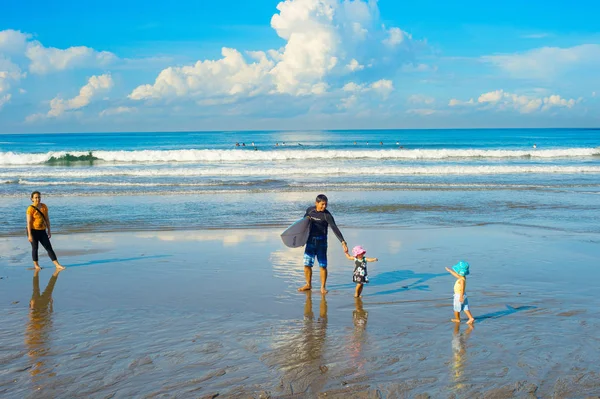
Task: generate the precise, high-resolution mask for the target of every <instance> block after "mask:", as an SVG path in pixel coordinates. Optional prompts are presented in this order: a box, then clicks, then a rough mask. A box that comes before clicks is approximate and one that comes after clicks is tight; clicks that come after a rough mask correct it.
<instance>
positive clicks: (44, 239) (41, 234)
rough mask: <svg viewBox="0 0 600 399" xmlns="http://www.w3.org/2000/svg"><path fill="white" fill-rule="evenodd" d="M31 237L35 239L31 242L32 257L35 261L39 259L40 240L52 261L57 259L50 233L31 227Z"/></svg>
mask: <svg viewBox="0 0 600 399" xmlns="http://www.w3.org/2000/svg"><path fill="white" fill-rule="evenodd" d="M31 238H33V241H32V242H31V258H32V259H33V261H34V262H37V261H38V243H40V242H41V243H42V246H43V247H44V249H45V250H46V252H48V256H49V257H50V259H51V260H52V262H54V261H55V260H56V254H55V253H54V250H53V249H52V244H50V239H49V238H48V234H46V230H34V229H31Z"/></svg>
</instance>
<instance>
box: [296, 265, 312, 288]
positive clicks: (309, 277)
mask: <svg viewBox="0 0 600 399" xmlns="http://www.w3.org/2000/svg"><path fill="white" fill-rule="evenodd" d="M304 279H305V280H306V284H305V285H303V286H302V287H300V288H298V291H308V290H310V289H311V288H312V267H308V266H304Z"/></svg>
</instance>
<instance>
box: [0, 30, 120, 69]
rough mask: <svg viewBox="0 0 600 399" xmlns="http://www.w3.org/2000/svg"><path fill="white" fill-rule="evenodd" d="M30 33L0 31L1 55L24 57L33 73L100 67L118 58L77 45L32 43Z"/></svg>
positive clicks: (111, 54) (109, 53)
mask: <svg viewBox="0 0 600 399" xmlns="http://www.w3.org/2000/svg"><path fill="white" fill-rule="evenodd" d="M31 38H32V36H31V35H30V34H28V33H23V32H20V31H16V30H12V29H7V30H3V31H0V56H2V55H4V56H5V57H6V56H12V57H16V58H22V59H23V60H24V61H25V62H26V63H27V64H28V65H24V66H23V68H27V67H28V68H29V72H31V73H34V74H47V73H52V72H58V71H63V70H68V69H74V68H98V67H105V66H107V65H110V64H112V63H114V62H115V61H116V60H117V59H118V58H117V56H116V55H114V54H113V53H111V52H108V51H96V50H94V49H92V48H90V47H85V46H76V47H69V48H66V49H59V48H54V47H45V46H44V45H42V43H40V42H39V41H37V40H31Z"/></svg>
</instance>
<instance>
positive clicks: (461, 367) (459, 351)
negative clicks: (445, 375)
mask: <svg viewBox="0 0 600 399" xmlns="http://www.w3.org/2000/svg"><path fill="white" fill-rule="evenodd" d="M460 326H461V324H460V323H454V334H453V337H452V381H453V383H454V389H455V390H456V391H460V390H462V389H463V388H464V387H465V377H466V376H465V363H466V361H467V339H468V338H469V335H470V334H471V331H473V325H472V324H467V329H466V331H464V332H463V333H461V332H460Z"/></svg>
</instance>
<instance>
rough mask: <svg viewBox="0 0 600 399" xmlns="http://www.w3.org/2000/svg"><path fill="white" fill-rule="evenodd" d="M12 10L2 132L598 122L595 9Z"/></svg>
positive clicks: (284, 6) (526, 5)
mask: <svg viewBox="0 0 600 399" xmlns="http://www.w3.org/2000/svg"><path fill="white" fill-rule="evenodd" d="M453 3H454V2H447V1H423V2H399V1H392V0H380V1H373V0H371V1H367V0H363V1H360V0H356V1H342V0H287V1H281V2H280V1H266V0H256V1H252V2H248V1H229V2H208V1H179V2H177V3H176V4H168V3H167V2H160V3H157V4H153V3H150V2H146V1H144V2H142V1H137V0H136V1H118V2H117V1H113V0H107V1H104V2H101V3H89V4H88V2H74V1H60V0H57V1H55V2H41V1H28V2H9V4H7V5H3V6H2V12H1V13H0V133H26V132H63V131H64V132H77V131H83V132H87V131H157V130H160V131H175V130H214V129H224V130H233V129H236V130H238V129H336V128H338V129H345V128H404V127H405V128H414V127H424V128H444V127H448V128H452V127H555V126H556V127H597V126H599V125H600V117H599V116H598V115H600V113H599V112H598V111H600V101H599V98H600V74H599V73H598V72H597V70H600V32H599V30H598V24H597V19H596V18H595V17H594V16H595V15H600V4H598V3H596V2H591V1H590V2H576V3H573V4H577V6H576V7H575V6H573V5H569V3H566V2H564V1H560V2H559V1H529V2H522V1H519V2H517V1H512V0H511V1H504V2H502V4H498V5H490V4H485V2H481V1H463V2H460V5H457V4H453Z"/></svg>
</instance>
